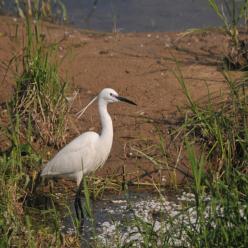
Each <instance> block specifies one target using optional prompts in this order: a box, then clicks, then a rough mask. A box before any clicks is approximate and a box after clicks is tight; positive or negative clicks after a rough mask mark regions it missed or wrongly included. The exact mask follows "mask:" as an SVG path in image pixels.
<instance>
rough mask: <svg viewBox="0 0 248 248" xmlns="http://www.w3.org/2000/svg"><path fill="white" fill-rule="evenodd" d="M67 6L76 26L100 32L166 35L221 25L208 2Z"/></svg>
mask: <svg viewBox="0 0 248 248" xmlns="http://www.w3.org/2000/svg"><path fill="white" fill-rule="evenodd" d="M64 3H65V5H66V7H67V11H68V16H69V20H70V22H71V24H72V25H74V26H76V27H79V28H87V29H94V30H98V31H113V30H114V29H115V30H117V31H122V32H154V31H158V32H164V31H183V30H185V29H189V28H203V27H212V26H219V25H221V22H220V20H219V18H218V17H217V15H216V14H215V13H214V11H213V10H212V9H211V7H210V6H209V4H208V1H207V0H98V1H97V0H95V1H93V0H81V1H78V0H64ZM94 3H95V4H94Z"/></svg>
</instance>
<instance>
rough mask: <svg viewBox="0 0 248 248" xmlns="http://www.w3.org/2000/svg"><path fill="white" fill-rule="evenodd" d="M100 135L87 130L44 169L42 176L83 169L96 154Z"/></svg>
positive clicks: (71, 172) (63, 173) (70, 172)
mask: <svg viewBox="0 0 248 248" xmlns="http://www.w3.org/2000/svg"><path fill="white" fill-rule="evenodd" d="M98 138H99V135H98V134H97V133H95V132H87V133H84V134H82V135H80V136H79V137H77V138H75V139H74V140H72V141H71V142H70V143H69V144H68V145H66V146H65V147H64V148H63V149H62V150H60V151H59V152H58V153H57V154H56V155H55V156H54V158H53V159H51V160H50V161H49V162H48V163H47V164H46V166H45V168H44V169H43V171H42V173H41V176H59V175H66V174H73V173H77V172H79V171H82V170H83V166H86V165H87V163H88V160H89V159H90V157H91V156H92V157H93V158H94V156H95V155H96V151H95V143H96V141H97V140H98Z"/></svg>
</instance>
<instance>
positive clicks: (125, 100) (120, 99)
mask: <svg viewBox="0 0 248 248" xmlns="http://www.w3.org/2000/svg"><path fill="white" fill-rule="evenodd" d="M116 98H117V99H118V100H119V101H122V102H127V103H129V104H132V105H137V104H136V103H135V102H132V101H130V100H128V99H127V98H125V97H122V96H116Z"/></svg>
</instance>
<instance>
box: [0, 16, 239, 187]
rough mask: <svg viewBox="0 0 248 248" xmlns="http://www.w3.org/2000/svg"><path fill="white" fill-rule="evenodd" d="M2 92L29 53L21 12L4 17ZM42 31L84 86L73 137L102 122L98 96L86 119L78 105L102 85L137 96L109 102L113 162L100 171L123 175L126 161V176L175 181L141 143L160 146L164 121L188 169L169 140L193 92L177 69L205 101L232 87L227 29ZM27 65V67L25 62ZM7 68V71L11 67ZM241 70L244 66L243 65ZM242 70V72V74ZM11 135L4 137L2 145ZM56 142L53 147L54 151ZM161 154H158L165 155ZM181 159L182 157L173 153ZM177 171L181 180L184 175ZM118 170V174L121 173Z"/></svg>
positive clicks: (45, 26) (73, 79)
mask: <svg viewBox="0 0 248 248" xmlns="http://www.w3.org/2000/svg"><path fill="white" fill-rule="evenodd" d="M0 19H1V21H0V30H1V37H0V46H1V50H0V58H1V68H0V75H1V86H0V87H1V89H0V90H1V96H0V102H1V103H4V102H5V101H7V100H8V99H10V98H11V96H12V94H13V92H14V85H15V82H14V80H15V76H14V74H13V70H15V68H14V67H15V66H16V65H15V64H14V63H12V64H11V65H10V68H9V70H8V71H7V69H8V66H9V61H11V59H12V58H13V57H14V56H16V57H18V56H20V55H21V54H22V51H23V50H22V49H23V40H24V39H25V35H24V30H25V29H24V23H23V22H22V21H21V20H19V19H16V18H10V17H3V16H2V17H0ZM42 35H43V36H44V39H45V40H46V42H47V43H48V44H55V45H56V46H57V47H58V52H57V58H56V59H57V60H58V61H59V63H60V66H59V68H60V73H61V77H62V78H64V79H66V80H67V81H68V82H69V84H70V87H71V95H73V94H75V93H76V94H77V96H76V99H75V101H74V103H73V106H72V111H71V117H72V122H71V124H70V127H69V129H68V130H67V131H68V135H67V139H66V142H69V141H70V140H71V139H73V138H74V137H76V136H77V135H79V134H80V133H81V132H83V131H85V130H94V131H98V130H99V125H100V123H99V118H98V112H97V106H96V104H95V105H94V106H92V107H91V108H90V109H88V110H87V112H86V113H85V115H84V117H83V118H82V119H81V120H76V118H75V115H74V114H75V113H76V112H77V111H79V110H80V109H81V108H82V107H83V106H85V105H86V104H87V103H88V102H89V101H90V100H91V99H92V97H93V96H95V95H96V94H97V93H98V92H99V91H100V90H101V89H102V88H104V87H112V88H114V89H116V90H117V91H118V92H120V94H122V95H124V96H127V97H129V98H131V99H133V100H134V101H135V102H137V103H138V106H137V107H136V108H130V107H129V106H125V105H122V104H118V105H116V106H111V107H110V112H111V114H112V116H113V121H114V129H115V136H114V144H113V149H112V152H111V155H110V158H109V160H108V162H107V163H106V165H105V166H104V167H103V168H102V169H101V170H99V171H98V172H97V175H98V176H103V177H104V176H107V175H113V178H115V179H116V180H120V178H121V177H122V176H121V175H122V171H123V166H124V167H125V171H126V173H127V176H126V180H132V181H137V178H138V179H139V181H140V182H148V183H152V182H153V180H155V181H160V182H161V183H170V182H169V179H168V178H169V176H168V171H162V172H161V170H158V168H156V166H154V164H153V163H152V162H151V161H149V160H147V159H145V158H144V157H143V156H140V154H137V152H135V150H137V149H138V150H140V151H145V150H146V151H147V153H148V154H150V155H151V154H155V153H156V149H158V148H156V145H155V144H156V143H157V141H158V140H159V139H160V133H159V132H157V130H158V127H159V129H160V132H162V135H163V137H164V139H165V141H166V144H165V146H166V149H168V151H169V152H170V153H171V155H172V157H174V158H175V159H177V160H178V159H179V161H180V162H179V164H178V165H177V166H179V167H180V168H181V169H182V170H183V172H185V173H186V174H187V173H188V168H187V165H186V164H185V162H184V156H183V155H182V156H181V157H179V158H177V157H178V150H177V147H176V145H178V144H172V145H171V144H170V142H171V141H170V139H171V138H170V135H169V133H170V132H171V130H173V129H174V128H176V127H177V125H178V124H179V123H180V122H181V121H182V118H183V115H184V112H185V111H187V100H186V97H185V95H184V94H183V92H182V89H181V86H180V84H179V83H178V81H177V79H176V77H175V75H174V72H175V71H176V70H177V67H180V71H181V72H182V75H183V77H184V79H185V82H186V83H187V87H188V89H189V91H190V93H191V95H192V98H193V99H194V100H196V101H198V102H201V103H202V104H204V103H206V102H207V101H208V94H210V95H211V97H212V98H216V101H218V97H220V96H221V94H222V93H223V91H224V89H225V87H226V86H225V83H224V78H223V75H222V72H221V70H220V68H221V63H222V57H223V54H225V53H226V51H227V48H228V42H227V37H226V36H225V35H224V34H222V33H221V32H219V30H202V31H198V32H188V33H186V32H185V33H127V34H122V33H96V32H91V31H84V30H78V29H73V28H70V27H66V26H57V25H54V24H50V23H42ZM18 70H21V68H18ZM6 71H7V72H6ZM236 74H237V75H238V73H236ZM237 75H236V76H235V77H237ZM7 147H8V142H7V141H6V142H5V141H3V142H1V148H2V149H3V150H4V149H6V148H7ZM55 152H56V151H55V150H53V149H52V150H51V151H49V154H48V155H47V157H46V158H47V159H49V157H51V154H53V153H55ZM158 156H159V155H158ZM170 166H172V167H175V160H174V161H173V160H172V161H170ZM176 172H177V182H178V183H179V184H180V183H182V182H183V180H185V175H183V174H182V173H180V172H178V170H176ZM118 176H119V177H118Z"/></svg>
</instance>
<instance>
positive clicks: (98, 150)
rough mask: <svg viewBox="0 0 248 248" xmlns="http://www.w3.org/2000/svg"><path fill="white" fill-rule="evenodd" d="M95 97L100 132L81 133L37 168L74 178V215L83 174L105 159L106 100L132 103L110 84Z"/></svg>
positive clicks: (108, 135)
mask: <svg viewBox="0 0 248 248" xmlns="http://www.w3.org/2000/svg"><path fill="white" fill-rule="evenodd" d="M97 99H98V109H99V113H100V119H101V125H102V131H101V133H100V135H99V134H98V133H95V132H85V133H83V134H81V135H80V136H78V137H77V138H75V139H74V140H72V141H71V142H70V143H69V144H68V145H66V146H65V147H64V148H63V149H61V150H60V151H59V152H58V153H57V154H56V155H55V156H54V157H53V158H52V159H51V160H50V161H49V162H48V163H47V164H46V166H45V167H44V169H43V170H42V172H41V176H42V177H67V178H71V179H73V180H75V181H76V182H77V185H78V191H77V195H76V199H75V208H76V212H77V216H78V210H77V208H78V207H79V208H80V211H81V215H83V213H82V206H81V202H80V201H79V200H78V198H79V196H80V190H81V189H80V188H81V182H82V178H83V176H85V175H88V174H89V173H91V172H94V171H95V170H97V169H98V168H99V167H101V166H102V165H103V164H104V163H105V161H106V160H107V158H108V156H109V153H110V150H111V147H112V142H113V124H112V119H111V117H110V115H109V113H108V110H107V105H108V103H113V102H118V101H123V102H127V103H130V104H134V105H136V104H135V103H134V102H132V101H130V100H128V99H126V98H124V97H121V96H119V95H118V93H117V92H116V91H115V90H113V89H110V88H106V89H103V90H102V91H101V92H100V94H99V95H98V97H97ZM92 102H93V101H92ZM92 102H91V103H92Z"/></svg>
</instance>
